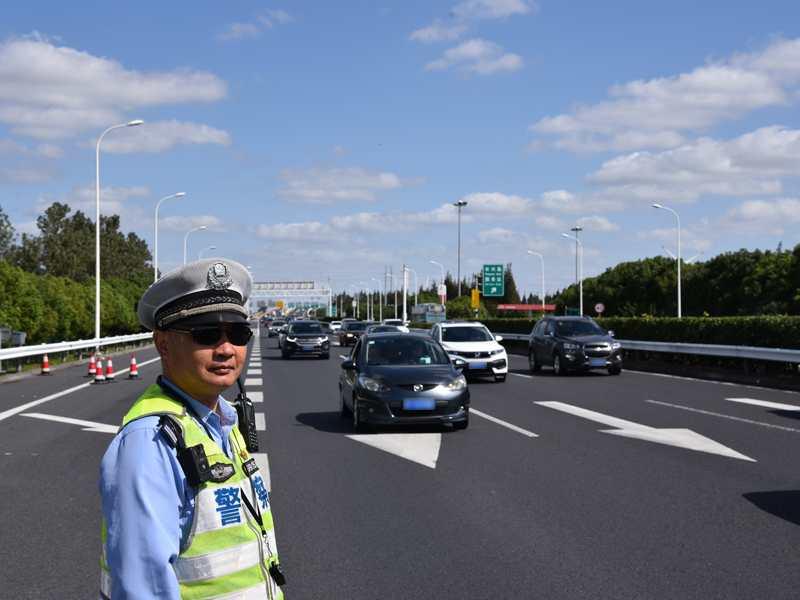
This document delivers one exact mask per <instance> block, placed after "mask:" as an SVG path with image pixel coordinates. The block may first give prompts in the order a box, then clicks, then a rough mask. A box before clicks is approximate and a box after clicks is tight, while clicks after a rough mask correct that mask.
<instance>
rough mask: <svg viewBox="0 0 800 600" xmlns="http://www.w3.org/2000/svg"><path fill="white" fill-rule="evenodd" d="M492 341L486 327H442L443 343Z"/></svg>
mask: <svg viewBox="0 0 800 600" xmlns="http://www.w3.org/2000/svg"><path fill="white" fill-rule="evenodd" d="M493 339H494V337H492V334H491V333H489V330H488V329H486V327H442V341H443V342H490V341H492V340H493Z"/></svg>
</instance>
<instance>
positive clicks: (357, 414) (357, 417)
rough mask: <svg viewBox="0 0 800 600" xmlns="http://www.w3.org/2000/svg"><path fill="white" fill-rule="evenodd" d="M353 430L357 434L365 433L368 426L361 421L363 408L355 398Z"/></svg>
mask: <svg viewBox="0 0 800 600" xmlns="http://www.w3.org/2000/svg"><path fill="white" fill-rule="evenodd" d="M351 412H352V413H353V430H354V431H355V432H356V433H364V432H365V431H366V430H367V424H366V423H364V421H362V420H361V407H359V406H358V400H357V399H356V398H353V410H352V411H351Z"/></svg>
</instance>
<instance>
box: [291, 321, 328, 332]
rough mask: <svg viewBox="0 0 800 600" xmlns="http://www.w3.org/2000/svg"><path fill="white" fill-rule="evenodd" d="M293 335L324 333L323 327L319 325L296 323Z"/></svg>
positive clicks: (293, 327)
mask: <svg viewBox="0 0 800 600" xmlns="http://www.w3.org/2000/svg"><path fill="white" fill-rule="evenodd" d="M292 333H322V327H320V324H319V323H295V324H294V325H292Z"/></svg>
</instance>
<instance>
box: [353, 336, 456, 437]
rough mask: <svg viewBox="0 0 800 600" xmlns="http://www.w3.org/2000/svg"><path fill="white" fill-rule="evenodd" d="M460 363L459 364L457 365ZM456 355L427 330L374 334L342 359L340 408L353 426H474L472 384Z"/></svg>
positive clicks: (359, 429) (361, 428)
mask: <svg viewBox="0 0 800 600" xmlns="http://www.w3.org/2000/svg"><path fill="white" fill-rule="evenodd" d="M454 363H455V364H454ZM464 366H465V361H463V360H461V359H458V358H456V359H453V358H451V357H450V356H448V355H447V353H446V352H445V351H444V349H443V348H442V347H441V346H440V345H439V344H438V343H437V342H436V341H434V340H433V339H431V338H430V337H429V336H426V335H423V334H408V333H402V332H395V333H371V334H367V335H365V336H363V337H362V338H361V339H360V340H359V341H358V342H356V345H355V348H353V350H352V352H351V353H350V357H349V358H347V359H346V360H344V361H343V362H342V365H341V367H342V370H341V374H340V376H339V404H340V406H339V408H340V412H341V415H342V417H343V418H350V419H352V423H353V429H355V430H356V431H363V430H364V429H365V428H367V427H369V426H370V425H445V424H451V425H452V426H453V428H455V429H466V428H467V427H468V426H469V388H468V386H467V380H466V378H465V377H464V375H463V374H462V373H461V371H460V368H463V367H464Z"/></svg>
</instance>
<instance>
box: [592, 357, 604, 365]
mask: <svg viewBox="0 0 800 600" xmlns="http://www.w3.org/2000/svg"><path fill="white" fill-rule="evenodd" d="M589 366H590V367H605V366H606V359H605V358H590V359H589Z"/></svg>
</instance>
